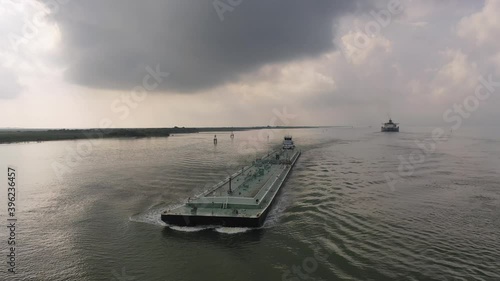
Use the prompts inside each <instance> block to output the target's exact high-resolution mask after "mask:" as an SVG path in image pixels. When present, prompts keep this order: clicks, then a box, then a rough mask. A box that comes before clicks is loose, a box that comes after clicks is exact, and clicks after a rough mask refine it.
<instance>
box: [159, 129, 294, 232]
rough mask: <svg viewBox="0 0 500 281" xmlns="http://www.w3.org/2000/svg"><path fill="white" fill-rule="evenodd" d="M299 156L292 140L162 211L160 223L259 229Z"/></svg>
mask: <svg viewBox="0 0 500 281" xmlns="http://www.w3.org/2000/svg"><path fill="white" fill-rule="evenodd" d="M300 154H301V152H300V151H299V150H297V149H295V145H294V143H293V140H292V137H291V136H286V137H285V139H284V141H283V147H282V148H281V149H279V150H276V151H273V152H270V153H268V154H267V155H265V156H263V157H262V158H259V159H256V160H255V161H253V163H252V165H250V166H247V167H243V168H241V169H240V170H239V171H237V172H235V173H234V174H232V175H231V176H229V177H228V178H226V179H224V180H223V181H221V182H220V183H218V184H216V185H215V186H213V187H212V188H210V189H208V190H207V191H205V192H203V193H202V194H199V195H197V196H195V197H194V198H189V199H188V200H187V202H185V203H184V204H182V205H180V206H176V207H173V208H172V209H168V210H165V211H164V212H163V213H162V214H161V219H162V221H164V222H165V223H167V224H168V225H175V226H225V227H260V226H262V224H263V223H264V221H265V219H266V217H267V215H268V214H269V211H270V209H271V207H272V205H273V203H274V202H275V201H276V197H277V196H278V195H279V193H280V191H281V188H282V187H283V185H284V183H285V181H286V179H287V177H288V175H289V174H290V171H291V170H292V168H293V166H294V165H295V163H296V162H297V159H298V158H299V156H300Z"/></svg>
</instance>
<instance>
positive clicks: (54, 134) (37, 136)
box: [0, 126, 317, 143]
mask: <svg viewBox="0 0 500 281" xmlns="http://www.w3.org/2000/svg"><path fill="white" fill-rule="evenodd" d="M303 128H317V127H309V126H306V127H269V126H267V127H205V128H179V127H174V128H135V129H105V130H100V129H58V130H29V129H5V130H0V143H16V142H42V141H55V140H77V139H87V138H147V137H168V136H170V135H171V134H188V133H200V132H221V131H225V132H227V131H246V130H258V129H303Z"/></svg>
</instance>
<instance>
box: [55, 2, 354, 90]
mask: <svg viewBox="0 0 500 281" xmlns="http://www.w3.org/2000/svg"><path fill="white" fill-rule="evenodd" d="M221 1H222V2H225V3H229V2H228V1H227V0H221ZM233 2H237V1H233ZM356 8H357V7H356V4H355V1H347V0H345V1H340V0H339V1H332V0H316V1H306V0H280V1H279V0H243V1H242V2H241V4H239V5H238V6H235V7H234V9H233V10H232V11H226V12H225V13H224V20H223V21H221V19H220V17H219V15H218V13H217V11H216V9H215V8H214V5H213V1H212V0H167V1H161V0H158V1H137V0H109V1H83V0H81V1H77V0H74V1H71V2H69V3H67V4H66V5H65V6H64V7H61V11H59V12H58V13H57V14H55V15H54V19H55V20H56V21H57V23H58V25H59V28H60V30H61V33H62V48H63V51H62V52H63V53H62V58H63V61H64V63H65V64H66V67H68V68H67V72H66V79H68V80H70V81H71V82H74V83H77V84H81V85H85V86H89V87H94V88H104V89H129V88H130V87H133V86H135V85H138V84H140V83H141V81H142V77H143V76H144V75H145V73H146V72H145V67H146V66H148V65H149V66H152V68H155V67H156V65H160V69H161V71H164V72H170V76H169V77H168V81H167V82H165V83H163V84H162V85H161V88H159V90H171V91H180V92H194V91H199V90H203V89H207V88H211V87H214V86H217V85H220V84H222V83H224V82H227V81H235V80H236V79H237V78H238V76H239V75H240V74H242V73H246V72H249V71H252V70H255V69H257V68H258V67H260V66H262V65H264V64H266V63H273V62H279V61H288V60H293V59H296V58H301V57H307V56H314V55H318V54H320V53H323V52H325V51H328V50H331V49H332V48H334V46H333V44H332V38H333V31H334V30H333V24H334V23H335V21H336V19H337V18H338V17H340V16H341V15H344V14H346V13H349V12H352V11H354V10H356ZM358 8H359V7H358Z"/></svg>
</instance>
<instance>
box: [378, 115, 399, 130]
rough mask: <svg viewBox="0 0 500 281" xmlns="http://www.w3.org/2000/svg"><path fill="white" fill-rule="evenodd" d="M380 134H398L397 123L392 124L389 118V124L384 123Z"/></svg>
mask: <svg viewBox="0 0 500 281" xmlns="http://www.w3.org/2000/svg"><path fill="white" fill-rule="evenodd" d="M381 131H382V132H399V123H394V122H392V119H390V118H389V122H387V123H384V124H383V125H382V128H381Z"/></svg>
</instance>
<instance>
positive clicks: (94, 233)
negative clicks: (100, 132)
mask: <svg viewBox="0 0 500 281" xmlns="http://www.w3.org/2000/svg"><path fill="white" fill-rule="evenodd" d="M430 132H432V128H405V131H404V132H403V130H402V132H401V133H399V134H383V133H380V132H376V131H374V130H373V129H340V128H330V129H311V130H290V131H288V132H287V131H279V132H274V136H275V137H274V138H271V140H270V141H269V142H268V141H267V138H262V137H261V138H259V135H264V134H265V133H263V132H259V131H249V132H236V133H235V138H234V140H231V138H230V132H227V133H220V132H218V133H217V138H218V143H217V146H214V144H213V134H212V133H209V134H190V135H175V136H172V137H169V138H151V139H117V140H111V139H108V140H102V141H99V142H98V145H96V146H94V147H93V148H92V152H91V153H90V155H88V156H86V157H83V158H82V159H81V160H79V161H77V163H76V164H75V165H74V166H73V167H70V168H69V169H68V170H66V171H65V173H64V175H63V177H62V180H59V179H58V178H57V177H56V175H55V173H54V171H53V164H54V163H55V162H57V163H64V162H65V157H67V155H68V151H71V150H72V149H75V146H76V142H74V141H57V142H45V143H30V144H11V145H0V155H1V157H0V163H1V165H3V166H4V167H5V166H6V165H8V164H10V165H15V166H17V167H18V169H19V189H20V190H19V194H18V200H19V203H20V206H19V209H18V217H19V229H18V236H19V241H20V245H19V248H18V256H19V261H20V262H19V268H18V271H19V274H18V276H17V277H19V280H119V279H117V277H116V275H117V274H118V273H119V274H122V273H123V272H125V273H126V276H129V277H130V278H132V277H133V278H135V279H136V280H200V279H202V278H203V279H207V280H297V279H293V278H294V277H296V278H299V279H298V280H300V279H301V278H302V277H300V275H299V273H297V272H295V271H294V270H301V273H304V274H307V275H308V276H310V277H311V278H315V279H316V280H320V279H323V280H453V279H456V280H499V278H500V275H499V273H498V262H497V261H498V260H499V259H500V242H499V240H498V230H499V229H500V212H499V206H500V191H499V190H498V186H499V182H500V177H499V175H500V146H499V144H500V134H499V133H498V130H492V129H489V130H480V129H474V130H468V129H462V130H461V131H457V132H454V133H453V134H452V135H450V137H449V139H448V140H447V141H443V142H441V143H439V144H438V145H437V147H436V150H435V151H434V152H433V153H431V154H428V155H425V161H423V163H420V164H417V165H414V172H413V174H412V175H410V176H405V177H403V179H404V180H403V181H401V182H400V183H398V184H397V185H396V186H395V188H394V190H391V188H390V187H389V186H388V185H387V184H386V180H385V178H384V173H386V172H392V173H396V174H397V173H398V167H399V165H400V160H399V159H398V156H399V155H401V156H403V157H406V158H407V157H408V156H409V155H410V154H411V153H412V152H413V151H415V149H417V147H416V145H415V140H418V141H424V140H426V139H428V138H429V137H430ZM286 133H292V134H293V136H294V139H295V142H296V144H298V145H300V147H301V149H302V151H303V154H302V156H301V158H300V160H299V161H298V163H297V165H296V167H295V168H294V169H293V171H292V173H291V175H290V178H289V179H288V181H287V182H286V184H285V186H284V189H283V192H282V193H281V196H280V197H279V200H278V201H277V204H276V206H275V207H274V208H273V210H272V211H271V213H270V214H269V217H268V220H267V221H266V223H265V225H264V226H263V227H262V228H260V229H237V230H233V229H225V228H216V229H205V228H202V229H172V228H169V227H166V226H165V224H164V223H163V222H162V221H161V220H160V214H161V212H162V211H163V210H164V209H165V208H167V207H169V206H172V205H175V204H181V203H183V202H184V200H185V199H186V198H188V197H190V196H192V195H194V194H197V193H199V192H201V191H202V190H204V189H206V188H207V187H209V186H211V185H212V184H214V183H216V182H218V181H219V180H221V179H222V178H224V177H225V176H226V175H227V173H229V172H233V171H234V170H236V169H238V168H239V167H241V166H243V165H247V164H249V163H250V162H251V161H252V160H253V159H255V157H258V156H260V155H262V154H264V153H267V152H268V151H270V150H271V149H273V147H276V146H277V145H279V143H280V141H281V137H282V136H283V135H284V134H286ZM261 139H263V140H261ZM1 202H2V203H1V204H2V206H6V201H5V198H3V197H1ZM0 214H1V216H2V217H1V219H3V220H4V221H5V219H6V218H5V213H4V212H1V213H0ZM5 239H6V232H5V231H1V232H0V241H5ZM318 254H319V255H320V256H325V257H326V259H324V260H323V259H317V258H315V256H318ZM309 258H310V259H309ZM304 264H306V265H307V264H309V265H315V266H314V267H313V268H314V270H312V268H309V269H311V270H309V271H305V269H306V268H307V267H304ZM6 278H9V277H8V276H7V275H5V273H4V272H1V273H0V279H2V280H8V279H6ZM283 278H285V279H283Z"/></svg>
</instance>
